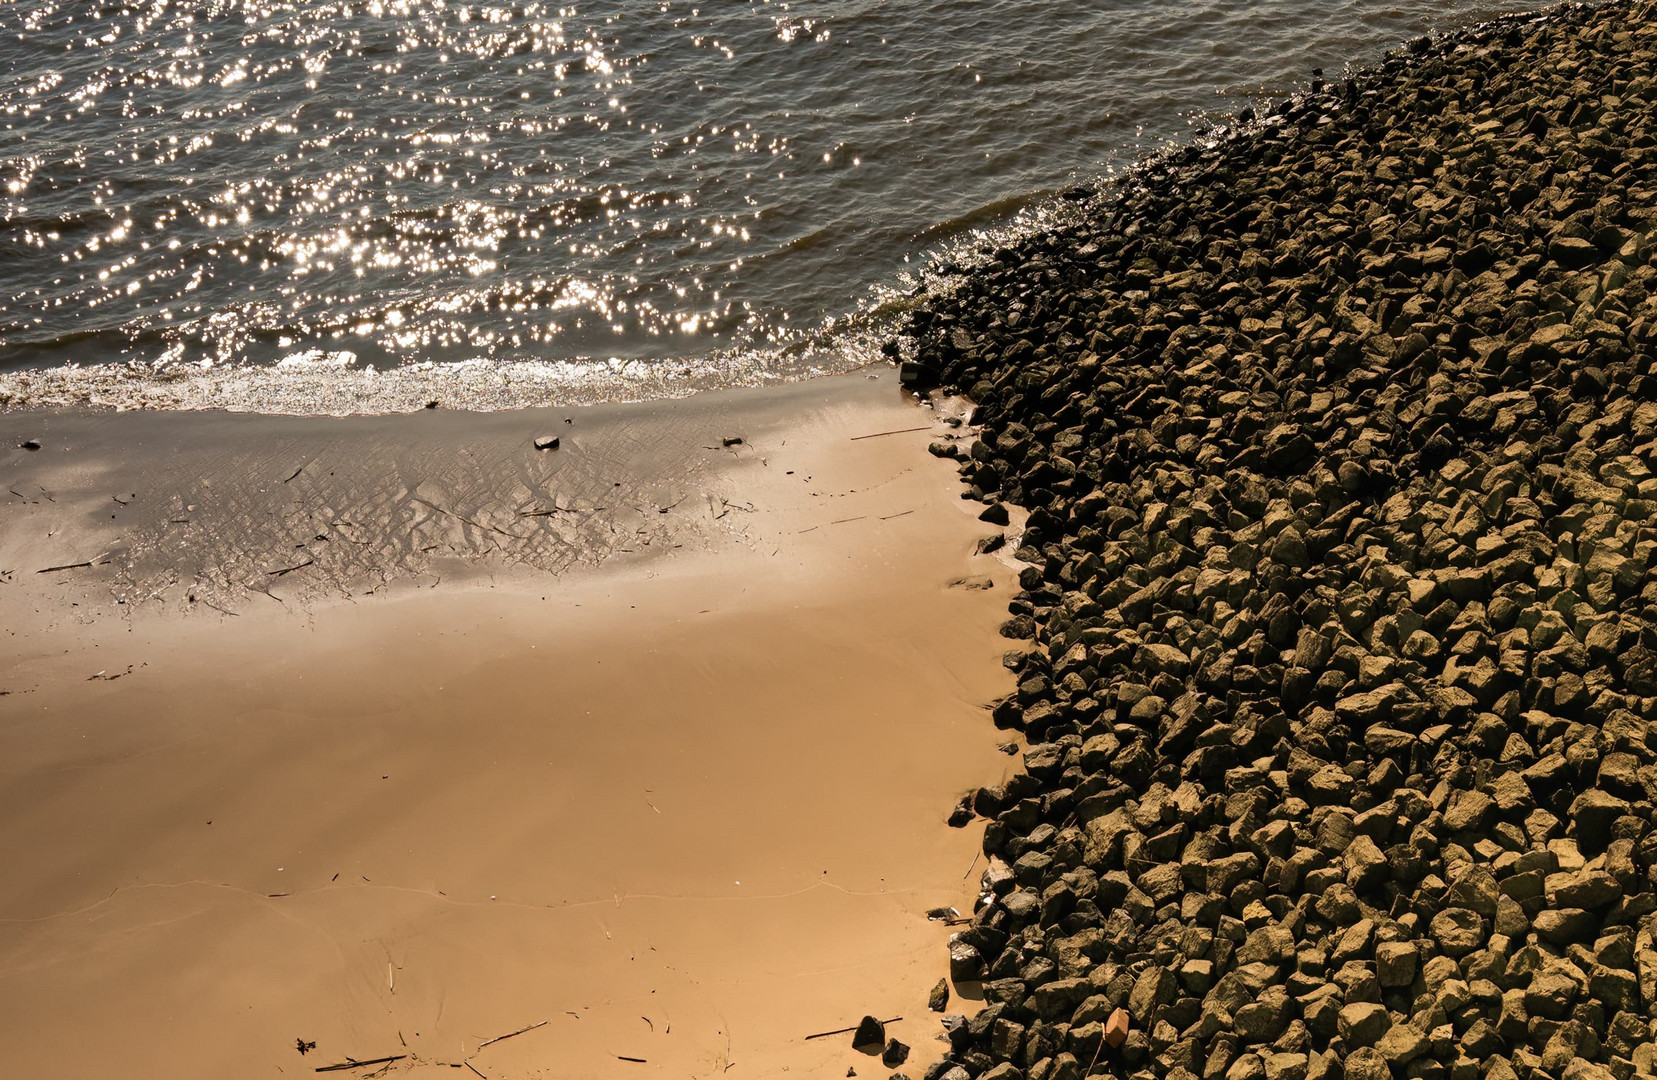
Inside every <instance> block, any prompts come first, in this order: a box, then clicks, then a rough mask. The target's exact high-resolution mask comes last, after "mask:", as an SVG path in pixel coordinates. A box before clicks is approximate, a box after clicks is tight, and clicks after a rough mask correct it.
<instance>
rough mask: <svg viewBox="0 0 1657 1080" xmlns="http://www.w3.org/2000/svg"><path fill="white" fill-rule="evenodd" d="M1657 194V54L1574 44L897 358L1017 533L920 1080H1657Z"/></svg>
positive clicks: (1331, 95) (1181, 188)
mask: <svg viewBox="0 0 1657 1080" xmlns="http://www.w3.org/2000/svg"><path fill="white" fill-rule="evenodd" d="M1654 166H1657V10H1654V9H1653V7H1652V6H1651V5H1649V4H1629V3H1613V4H1609V5H1607V6H1604V7H1600V8H1585V7H1570V8H1563V9H1558V10H1555V11H1554V12H1552V13H1550V14H1549V15H1548V16H1547V17H1546V18H1542V19H1536V18H1529V17H1527V18H1515V19H1510V20H1505V21H1500V22H1497V23H1492V24H1487V25H1484V26H1481V27H1478V28H1474V29H1472V30H1469V31H1467V32H1464V33H1461V34H1457V35H1454V36H1451V37H1447V38H1444V39H1441V40H1436V41H1428V40H1426V39H1422V40H1420V41H1417V42H1416V43H1414V44H1413V45H1411V46H1410V47H1409V49H1408V50H1407V51H1406V52H1405V53H1404V54H1401V55H1398V56H1395V57H1392V58H1390V59H1389V60H1388V61H1387V62H1386V63H1385V64H1384V65H1383V66H1382V67H1381V68H1379V69H1378V70H1375V71H1372V72H1369V73H1366V74H1362V75H1359V76H1357V77H1355V78H1353V79H1350V80H1346V81H1345V82H1344V84H1343V85H1336V86H1334V87H1332V88H1327V89H1323V88H1319V89H1317V90H1316V91H1315V92H1313V93H1311V94H1309V95H1306V96H1304V97H1302V98H1299V99H1297V100H1295V101H1293V102H1289V103H1285V104H1284V105H1283V106H1281V107H1278V108H1276V109H1273V110H1270V111H1269V113H1268V115H1266V116H1264V118H1263V119H1260V120H1258V121H1256V120H1255V119H1254V118H1253V117H1248V118H1246V120H1245V123H1244V124H1243V125H1242V127H1241V128H1240V130H1238V131H1236V132H1232V133H1228V135H1227V136H1226V137H1225V138H1224V139H1222V140H1220V141H1218V142H1217V144H1216V145H1213V146H1212V147H1206V148H1204V147H1196V148H1192V149H1188V150H1185V151H1182V152H1179V153H1176V154H1173V155H1171V156H1169V157H1167V158H1165V159H1162V160H1160V161H1157V162H1154V163H1152V164H1150V165H1149V166H1147V167H1146V168H1145V169H1144V170H1142V171H1141V173H1140V174H1138V175H1137V176H1136V177H1135V178H1134V179H1133V180H1132V181H1130V182H1129V183H1127V184H1125V185H1123V186H1122V188H1121V189H1120V190H1119V191H1117V192H1116V193H1114V194H1113V195H1111V196H1109V197H1108V198H1102V199H1101V200H1100V203H1099V205H1098V206H1097V207H1095V208H1094V209H1093V210H1092V211H1090V212H1089V213H1087V214H1084V215H1081V216H1080V217H1079V219H1078V220H1077V221H1076V222H1075V223H1072V224H1068V225H1065V226H1063V227H1061V228H1059V229H1057V230H1056V231H1053V232H1049V233H1046V234H1042V235H1036V236H1033V237H1031V238H1029V239H1028V240H1025V241H1022V242H1020V243H1018V244H1017V245H1015V246H1013V247H1009V248H1004V249H1002V250H998V251H995V252H994V253H993V258H992V259H991V260H990V261H989V262H988V265H987V266H985V267H982V268H980V269H978V270H976V271H974V272H971V273H969V274H966V275H964V276H963V277H962V278H961V279H960V280H959V281H958V282H957V283H956V286H955V287H954V289H953V290H952V291H950V292H948V293H946V294H942V295H938V296H935V297H933V298H932V299H930V300H929V301H927V302H926V303H925V304H924V306H922V307H921V308H920V309H919V310H917V311H916V312H915V313H914V315H913V320H912V323H911V324H910V325H909V327H908V328H907V331H906V336H907V341H906V343H905V345H904V355H905V357H906V362H905V366H904V377H905V379H906V380H907V381H909V382H910V383H911V384H915V385H920V386H942V387H945V388H954V389H959V390H960V391H962V392H965V393H967V394H968V395H970V396H971V397H972V398H973V399H974V400H975V402H976V403H977V406H978V410H977V416H978V422H979V423H980V424H981V427H980V429H979V438H978V440H977V441H974V442H972V443H971V444H970V448H969V447H968V445H967V444H966V443H965V442H962V443H956V444H941V445H939V446H937V447H935V452H938V453H940V454H949V455H953V456H958V457H960V458H961V471H962V474H963V477H964V479H965V482H966V483H967V484H968V485H970V488H971V495H972V496H973V497H975V498H979V499H982V500H983V501H984V502H985V503H987V504H990V505H991V507H992V511H993V510H994V509H996V508H999V504H1003V503H1012V504H1017V505H1021V506H1023V507H1025V508H1026V509H1027V510H1028V511H1029V514H1028V519H1027V522H1026V524H1025V527H1024V530H1023V534H1022V539H1021V546H1020V548H1019V552H1018V553H1019V556H1020V557H1021V558H1022V559H1023V560H1025V561H1026V562H1028V563H1029V564H1030V565H1029V566H1028V567H1027V568H1026V569H1025V570H1024V571H1023V573H1022V576H1021V578H1020V585H1021V591H1020V592H1019V593H1018V594H1017V597H1016V598H1015V600H1014V601H1013V603H1012V605H1011V615H1012V617H1011V619H1010V620H1009V621H1008V622H1007V624H1006V626H1005V627H1004V628H1003V633H1004V634H1006V635H1007V636H1008V637H1010V638H1017V639H1029V640H1030V641H1031V647H1030V648H1029V649H1028V650H1027V651H1025V650H1018V651H1014V652H1011V653H1009V654H1008V661H1007V662H1008V665H1009V667H1011V668H1012V669H1014V670H1015V671H1016V673H1017V678H1018V684H1017V693H1016V694H1015V695H1013V696H1012V697H1010V698H1008V699H1007V700H1006V701H1004V702H1003V703H1001V704H1000V705H999V706H998V707H997V708H996V709H995V713H994V715H995V719H996V722H997V723H999V724H1000V725H1002V726H1004V727H1007V728H1014V729H1018V730H1020V731H1021V732H1022V733H1023V735H1024V736H1025V738H1026V739H1027V742H1028V746H1027V749H1026V750H1025V753H1024V759H1023V760H1024V768H1023V770H1022V772H1020V773H1019V774H1018V775H1016V776H1014V777H1013V779H1012V780H1010V781H1009V782H1008V783H1006V784H1005V785H1004V786H998V787H993V788H985V789H982V790H980V791H978V792H976V793H975V794H973V795H971V796H969V798H968V799H967V800H966V803H965V806H964V808H963V812H962V813H961V814H960V815H959V817H970V816H971V815H970V814H967V813H966V811H971V812H972V813H973V814H976V815H980V816H982V817H985V818H989V819H991V820H990V822H989V824H988V826H987V828H986V831H985V836H984V848H985V851H986V853H987V854H988V855H989V856H990V862H989V870H988V871H987V872H986V873H985V875H984V879H983V896H982V898H981V902H980V905H979V907H978V909H977V910H976V912H975V914H974V916H973V917H972V921H971V924H970V925H968V926H965V927H963V928H962V929H961V930H960V932H959V933H958V934H957V935H956V937H955V938H954V940H953V942H952V946H951V951H950V965H951V971H952V975H953V977H954V979H955V980H956V981H957V984H958V986H959V985H960V984H975V985H977V986H978V987H981V990H982V995H983V999H984V1000H985V1002H987V1006H986V1007H985V1008H984V1009H983V1011H982V1012H980V1013H978V1014H977V1015H976V1016H975V1017H973V1018H972V1019H970V1020H967V1019H965V1018H962V1017H950V1018H947V1019H946V1021H945V1026H946V1029H947V1032H948V1036H949V1040H950V1044H951V1050H950V1052H949V1055H948V1057H947V1058H946V1059H945V1060H944V1061H943V1062H942V1063H940V1064H939V1065H937V1066H936V1067H935V1068H933V1069H932V1070H931V1071H930V1072H929V1073H928V1074H927V1075H928V1076H929V1077H931V1078H934V1080H938V1078H947V1080H965V1078H968V1077H972V1078H978V1080H1014V1078H1028V1080H1073V1078H1076V1077H1079V1076H1083V1075H1087V1074H1090V1073H1091V1074H1100V1073H1109V1074H1113V1075H1134V1076H1145V1077H1152V1076H1155V1077H1178V1078H1181V1080H1192V1078H1196V1077H1201V1078H1204V1080H1217V1078H1220V1077H1225V1078H1226V1080H1253V1078H1256V1077H1261V1076H1263V1077H1265V1078H1267V1080H1311V1078H1316V1077H1339V1076H1341V1075H1343V1074H1344V1075H1345V1076H1347V1077H1349V1078H1351V1080H1381V1078H1384V1077H1389V1076H1390V1077H1398V1078H1406V1077H1409V1078H1420V1080H1437V1078H1441V1077H1444V1078H1453V1080H1479V1078H1483V1077H1490V1078H1494V1080H1509V1078H1513V1077H1518V1078H1524V1080H1528V1078H1542V1077H1551V1078H1556V1080H1566V1078H1569V1080H1610V1078H1613V1077H1614V1078H1616V1080H1627V1078H1628V1077H1630V1076H1632V1075H1634V1074H1635V1073H1641V1074H1647V1073H1651V1072H1653V1070H1654V1062H1653V1051H1652V1046H1653V1038H1654V1034H1657V1024H1654V1022H1653V1021H1654V1017H1657V944H1654V934H1657V890H1654V880H1657V832H1654V831H1653V828H1652V807H1653V803H1654V801H1657V727H1654V722H1657V474H1654V473H1653V471H1652V467H1651V461H1652V457H1653V455H1654V454H1657V299H1654V294H1657V257H1654V254H1653V252H1654V248H1653V229H1654V226H1657V169H1654ZM994 516H995V515H994V513H993V512H992V513H991V517H992V518H993V517H994ZM969 990H970V987H969ZM1119 1008H1125V1009H1126V1010H1127V1012H1128V1015H1129V1017H1131V1030H1130V1031H1129V1032H1128V1034H1127V1037H1126V1039H1125V1041H1122V1040H1121V1039H1120V1037H1119V1036H1120V1032H1119V1031H1118V1032H1113V1034H1115V1035H1117V1036H1118V1037H1117V1038H1115V1039H1112V1040H1107V1039H1106V1038H1105V1035H1106V1027H1107V1023H1108V1022H1109V1021H1110V1020H1111V1018H1112V1014H1113V1013H1114V1012H1115V1011H1116V1010H1117V1009H1119ZM1115 1042H1120V1045H1119V1046H1115V1045H1111V1044H1112V1043H1115Z"/></svg>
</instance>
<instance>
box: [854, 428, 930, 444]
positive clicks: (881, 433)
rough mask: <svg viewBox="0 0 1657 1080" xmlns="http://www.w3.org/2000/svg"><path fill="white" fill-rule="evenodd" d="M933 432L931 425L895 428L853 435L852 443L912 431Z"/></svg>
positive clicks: (905, 433)
mask: <svg viewBox="0 0 1657 1080" xmlns="http://www.w3.org/2000/svg"><path fill="white" fill-rule="evenodd" d="M931 430H932V425H931V424H922V425H921V426H920V427H906V428H894V429H893V430H891V431H875V432H871V433H869V434H868V435H853V436H852V438H851V441H852V442H861V441H862V440H864V439H878V438H881V437H882V436H884V435H907V434H909V433H910V432H911V431H931Z"/></svg>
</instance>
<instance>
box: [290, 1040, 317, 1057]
mask: <svg viewBox="0 0 1657 1080" xmlns="http://www.w3.org/2000/svg"><path fill="white" fill-rule="evenodd" d="M293 1045H294V1049H295V1050H298V1051H299V1053H300V1055H301V1056H303V1055H305V1054H308V1053H310V1052H311V1051H312V1050H315V1049H316V1040H315V1039H295V1040H294V1041H293Z"/></svg>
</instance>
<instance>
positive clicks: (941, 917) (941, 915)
mask: <svg viewBox="0 0 1657 1080" xmlns="http://www.w3.org/2000/svg"><path fill="white" fill-rule="evenodd" d="M959 914H961V913H960V912H959V911H958V910H956V909H955V908H952V907H935V908H933V909H932V910H930V911H928V912H927V913H926V917H927V918H928V919H930V920H932V921H933V922H947V921H948V920H950V919H953V918H955V917H956V916H957V915H959Z"/></svg>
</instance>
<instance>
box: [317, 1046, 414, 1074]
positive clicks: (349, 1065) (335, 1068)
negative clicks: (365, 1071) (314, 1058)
mask: <svg viewBox="0 0 1657 1080" xmlns="http://www.w3.org/2000/svg"><path fill="white" fill-rule="evenodd" d="M311 1045H312V1046H315V1045H316V1044H315V1043H312V1044H311ZM406 1057H408V1055H407V1054H393V1055H391V1056H390V1057H377V1058H369V1059H368V1060H367V1061H358V1060H357V1059H356V1058H349V1057H348V1058H346V1059H345V1060H344V1061H341V1062H339V1063H338V1064H336V1065H320V1066H318V1067H317V1070H316V1071H317V1072H319V1073H325V1072H344V1071H345V1070H347V1069H362V1068H367V1067H368V1066H370V1065H386V1064H389V1063H391V1062H393V1061H402V1060H403V1059H404V1058H406Z"/></svg>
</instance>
